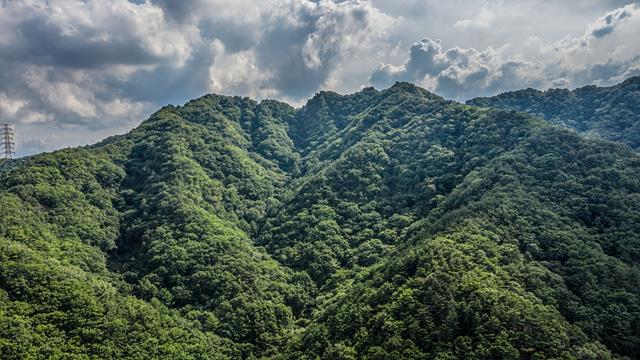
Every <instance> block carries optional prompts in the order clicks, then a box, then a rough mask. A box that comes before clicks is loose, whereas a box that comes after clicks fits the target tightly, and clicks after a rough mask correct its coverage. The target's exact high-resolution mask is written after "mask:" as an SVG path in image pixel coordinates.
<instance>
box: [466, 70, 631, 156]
mask: <svg viewBox="0 0 640 360" xmlns="http://www.w3.org/2000/svg"><path fill="white" fill-rule="evenodd" d="M467 104H469V105H474V106H483V107H495V108H499V109H509V110H515V111H519V112H526V113H530V114H532V115H535V116H539V117H542V118H544V119H546V120H549V121H551V122H553V123H555V124H559V125H563V126H566V127H569V128H572V129H575V130H577V131H579V132H581V133H585V134H593V135H597V136H600V137H603V138H605V139H608V140H612V141H619V142H622V143H625V144H627V145H629V146H630V147H631V148H633V149H636V150H640V76H636V77H632V78H629V79H627V80H626V81H624V82H622V83H621V84H618V85H615V86H610V87H597V86H594V85H592V86H586V87H582V88H579V89H575V90H567V89H550V90H546V91H540V90H534V89H525V90H518V91H512V92H507V93H503V94H500V95H496V96H493V97H483V98H475V99H471V100H469V101H467Z"/></svg>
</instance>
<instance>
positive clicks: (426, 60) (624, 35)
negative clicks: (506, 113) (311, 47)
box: [369, 4, 640, 99]
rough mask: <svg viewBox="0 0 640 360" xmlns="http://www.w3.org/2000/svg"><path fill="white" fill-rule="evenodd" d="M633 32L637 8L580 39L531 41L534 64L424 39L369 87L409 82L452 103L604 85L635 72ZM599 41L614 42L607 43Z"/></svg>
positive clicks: (608, 17) (376, 74)
mask: <svg viewBox="0 0 640 360" xmlns="http://www.w3.org/2000/svg"><path fill="white" fill-rule="evenodd" d="M456 24H458V23H456ZM638 31H640V7H639V6H638V5H635V4H630V5H626V6H624V7H621V8H618V9H615V10H613V11H610V12H607V13H606V14H605V15H603V16H602V17H599V18H598V19H596V20H595V21H594V22H592V23H591V24H589V25H588V26H587V28H586V30H585V31H584V33H583V35H582V36H579V37H565V38H564V39H562V40H560V41H556V42H554V43H552V44H546V45H545V44H540V42H539V41H532V42H531V46H533V47H535V49H533V48H532V49H531V52H532V53H533V52H537V55H536V56H534V58H535V60H529V59H524V58H522V57H519V56H517V55H516V56H514V55H508V54H507V51H506V50H507V49H508V45H504V46H502V47H501V48H498V49H495V48H493V47H487V48H486V49H484V50H476V49H474V48H471V47H469V48H463V47H458V46H454V47H452V48H449V49H444V48H443V46H442V43H441V41H440V40H434V39H431V38H424V39H422V40H420V41H418V42H415V43H414V44H413V45H412V46H411V48H410V51H409V57H408V59H407V60H406V61H405V62H404V63H403V64H401V65H392V64H386V63H383V64H380V65H378V66H377V67H376V68H375V69H374V70H373V71H372V73H371V75H370V77H369V82H370V83H371V84H373V85H375V86H378V87H386V86H389V85H390V84H392V83H393V82H395V81H411V82H416V83H418V84H421V85H423V86H425V87H427V88H428V89H430V90H433V91H435V92H437V93H439V94H441V95H443V96H445V97H449V98H455V99H466V98H470V97H475V96H483V95H488V94H494V93H496V92H502V91H508V90H514V89H520V88H526V87H535V88H546V87H552V86H569V87H570V86H581V85H584V84H591V83H597V84H609V83H612V82H615V81H619V80H621V79H623V78H624V76H628V75H630V74H633V73H635V71H637V70H632V69H638V68H639V66H640V57H639V56H638V54H639V53H640V46H638V45H635V43H634V42H630V41H629V40H630V38H629V36H630V35H629V34H630V33H633V34H636V35H637V33H638ZM617 32H620V34H617ZM636 35H634V36H636ZM605 37H607V38H613V40H615V41H611V42H607V41H605V39H604V38H605ZM612 46H613V48H612ZM612 55H615V57H614V56H612Z"/></svg>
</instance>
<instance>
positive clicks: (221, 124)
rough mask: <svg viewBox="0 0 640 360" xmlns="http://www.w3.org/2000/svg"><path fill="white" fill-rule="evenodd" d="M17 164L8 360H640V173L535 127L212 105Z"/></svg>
mask: <svg viewBox="0 0 640 360" xmlns="http://www.w3.org/2000/svg"><path fill="white" fill-rule="evenodd" d="M10 163H11V164H13V165H12V167H11V168H7V169H4V170H2V171H0V204H1V205H2V206H0V215H2V216H1V217H0V240H1V241H0V280H1V281H0V320H2V321H0V324H11V326H8V327H7V326H1V325H0V352H2V353H3V354H8V355H7V357H8V358H16V359H17V358H23V357H27V356H35V355H34V354H38V353H40V354H47V356H59V357H63V356H70V357H71V356H77V357H83V356H94V357H98V358H107V357H108V358H130V357H135V356H139V357H140V356H144V357H149V358H163V357H164V358H166V357H172V358H184V359H192V358H309V359H310V358H327V359H328V358H332V359H334V358H344V359H350V358H372V359H374V358H416V359H421V358H477V359H485V358H526V359H528V358H579V359H594V358H624V357H625V356H626V357H628V358H634V357H637V356H639V355H640V339H639V338H638V334H640V270H639V268H638V264H639V261H640V252H639V251H638V249H640V245H639V244H640V236H639V234H640V211H639V210H638V209H640V183H639V181H640V180H639V178H640V177H638V176H637V175H638V174H639V173H640V155H638V154H637V153H636V152H633V151H632V150H630V149H629V148H628V147H627V146H625V145H622V144H619V143H613V142H610V141H607V140H601V139H588V138H584V137H581V136H580V135H579V134H577V133H575V132H573V131H570V130H567V129H564V128H561V127H558V126H555V125H551V124H549V123H548V122H546V121H545V120H543V119H540V118H537V117H534V116H531V115H529V114H525V113H518V112H514V111H512V110H509V109H507V110H500V109H494V108H478V107H474V106H469V105H463V104H459V103H455V102H452V101H448V100H444V99H443V98H441V97H439V96H437V95H434V94H431V93H429V92H428V91H426V90H424V89H421V88H419V87H417V86H415V85H413V84H409V83H397V84H396V85H394V86H393V87H391V88H389V89H386V90H382V91H378V90H375V89H371V88H367V89H363V90H362V91H359V92H357V93H355V94H350V95H340V94H337V93H332V92H323V93H319V94H317V95H316V96H314V98H312V99H311V100H310V101H309V103H307V104H306V105H305V106H303V107H302V108H299V109H295V108H293V107H290V106H289V105H286V104H284V103H281V102H278V101H275V100H263V101H261V102H256V101H254V100H251V99H249V98H244V97H237V96H235V97H234V96H220V95H205V96H203V97H201V98H198V99H194V100H192V101H189V102H187V103H186V104H185V105H183V106H166V107H163V108H162V109H160V110H159V111H157V112H156V113H154V114H153V115H152V116H151V117H150V118H149V119H148V120H146V121H144V122H143V123H142V124H141V125H140V126H138V127H137V128H136V129H134V130H132V131H131V132H130V133H128V134H126V135H122V136H117V137H112V138H109V139H105V140H104V141H103V142H100V143H98V144H96V145H92V146H87V147H81V148H73V149H65V150H60V151H57V152H54V153H48V154H40V155H35V156H32V157H29V158H26V159H21V160H19V161H11V162H10ZM67 274H74V275H73V276H68V275H67ZM67 278H68V279H73V280H68V279H67ZM30 284H38V285H37V286H31V285H30ZM101 293H105V294H108V296H106V298H103V297H101V296H100V294H101ZM74 296H75V297H76V298H78V299H80V300H78V301H75V300H73V299H74ZM14 329H19V330H14ZM126 334H129V336H127V335H126ZM159 344H162V345H159Z"/></svg>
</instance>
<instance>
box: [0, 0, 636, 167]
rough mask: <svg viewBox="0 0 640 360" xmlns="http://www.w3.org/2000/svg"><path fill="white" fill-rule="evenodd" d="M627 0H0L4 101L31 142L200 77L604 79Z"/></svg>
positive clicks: (55, 140) (101, 126) (445, 91)
mask: <svg viewBox="0 0 640 360" xmlns="http://www.w3.org/2000/svg"><path fill="white" fill-rule="evenodd" d="M629 3H631V2H630V1H628V0H606V1H601V0H598V1H596V0H585V1H581V2H571V3H568V2H551V1H546V0H545V1H542V0H522V1H517V2H506V1H502V0H485V1H482V2H478V1H475V0H460V1H455V2H434V1H423V0H407V1H402V2H398V1H391V0H370V1H365V0H333V1H332V0H262V1H256V0H110V1H103V0H20V1H0V68H2V71H0V116H1V117H2V119H3V120H4V121H9V122H12V123H15V124H16V125H17V131H18V133H20V134H23V135H25V134H28V136H22V137H21V139H22V140H19V141H22V142H23V143H24V144H25V146H23V147H21V148H20V147H19V151H20V152H21V154H23V155H24V154H27V153H32V152H35V151H41V150H50V149H53V148H56V147H61V146H67V145H77V144H86V143H90V142H92V141H95V140H98V139H100V138H102V137H103V136H106V135H111V134H114V133H117V132H123V131H127V130H129V129H131V128H132V127H133V126H135V125H136V124H138V123H139V122H140V121H141V120H143V119H144V118H146V117H147V116H148V115H149V114H150V113H151V112H153V111H154V110H155V109H157V108H158V107H160V106H162V105H165V104H167V103H173V104H181V103H183V102H185V101H186V100H189V99H191V98H195V97H198V96H200V95H202V94H204V93H206V92H216V93H222V94H229V95H245V96H251V97H254V98H258V99H262V98H267V97H268V98H276V99H279V100H284V101H288V102H290V103H293V104H297V105H299V104H301V103H302V102H303V101H304V99H306V98H308V97H309V96H311V95H312V94H313V93H314V92H316V91H318V90H321V89H322V90H336V91H339V92H351V91H354V90H358V89H359V88H361V87H363V86H367V85H368V82H369V81H370V82H371V83H373V84H375V85H376V86H387V85H390V84H391V83H393V82H394V81H397V80H408V81H414V82H417V83H419V84H421V85H424V86H426V87H428V88H429V89H432V90H435V91H437V92H440V93H441V94H442V95H445V96H447V97H454V98H465V97H469V96H475V95H478V94H488V93H492V92H497V91H502V90H507V89H515V88H521V87H525V86H533V87H545V86H556V85H562V86H576V85H581V84H588V83H602V84H606V83H608V82H612V81H617V79H621V78H622V77H624V76H628V75H630V74H637V73H638V71H639V70H638V69H640V66H639V65H638V59H637V57H638V55H639V54H640V43H639V42H638V41H637V34H638V32H639V31H640V27H639V21H638V19H639V18H640V16H638V5H637V4H636V5H634V3H635V2H634V3H632V4H629ZM612 9H613V10H612ZM594 19H595V20H594ZM542 25H544V26H542ZM425 34H426V35H429V36H428V37H425V38H424V39H423V40H421V41H418V42H417V43H415V44H414V45H413V46H412V45H411V44H412V43H413V42H414V41H415V40H416V39H420V38H421V37H423V36H424V35H425ZM567 34H568V35H567ZM434 39H442V41H438V40H434ZM453 45H457V46H453ZM407 49H408V50H409V53H408V54H407V53H406V50H407ZM378 63H382V64H381V65H380V66H379V67H377V68H375V70H374V71H373V72H372V71H371V70H372V69H374V67H375V66H376V64H378ZM27 143H29V145H28V146H27V145H26V144H27ZM38 147H40V148H38ZM21 149H22V150H21ZM38 149H39V150H38ZM23 150H24V152H22V151H23Z"/></svg>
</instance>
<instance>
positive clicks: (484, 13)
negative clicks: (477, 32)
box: [453, 7, 495, 30]
mask: <svg viewBox="0 0 640 360" xmlns="http://www.w3.org/2000/svg"><path fill="white" fill-rule="evenodd" d="M494 19H495V14H494V12H493V11H492V10H491V9H489V8H487V7H483V8H482V9H480V11H479V12H478V13H477V14H476V15H475V16H474V17H472V18H469V19H461V20H458V21H456V22H455V23H454V24H453V27H454V28H458V29H463V30H467V29H474V28H485V29H486V28H488V27H489V26H490V25H491V23H492V22H493V20H494Z"/></svg>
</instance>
